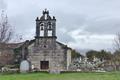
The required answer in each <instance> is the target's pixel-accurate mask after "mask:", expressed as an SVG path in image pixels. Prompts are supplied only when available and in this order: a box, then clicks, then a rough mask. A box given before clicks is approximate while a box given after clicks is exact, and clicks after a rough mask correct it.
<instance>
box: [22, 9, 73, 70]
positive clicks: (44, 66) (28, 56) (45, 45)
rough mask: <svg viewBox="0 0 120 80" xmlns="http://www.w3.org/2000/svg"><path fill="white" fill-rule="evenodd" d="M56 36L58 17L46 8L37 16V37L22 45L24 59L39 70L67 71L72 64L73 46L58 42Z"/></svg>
mask: <svg viewBox="0 0 120 80" xmlns="http://www.w3.org/2000/svg"><path fill="white" fill-rule="evenodd" d="M56 39H57V36H56V18H55V17H54V16H53V17H51V16H50V15H49V11H48V10H44V11H43V13H42V16H41V17H37V18H36V35H35V39H34V40H31V41H26V42H25V43H24V46H22V51H21V53H22V56H23V59H24V60H28V61H29V62H30V66H31V68H32V69H37V70H39V71H51V72H55V71H66V70H68V69H69V65H70V64H71V48H69V47H67V45H64V44H62V43H60V42H58V41H57V40H56Z"/></svg>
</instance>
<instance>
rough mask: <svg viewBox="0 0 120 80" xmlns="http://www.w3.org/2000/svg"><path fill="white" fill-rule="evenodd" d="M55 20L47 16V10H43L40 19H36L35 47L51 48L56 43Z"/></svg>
mask: <svg viewBox="0 0 120 80" xmlns="http://www.w3.org/2000/svg"><path fill="white" fill-rule="evenodd" d="M56 38H57V37H56V19H55V17H54V16H53V17H51V16H50V15H49V11H48V10H46V9H45V10H44V11H43V14H42V16H41V17H37V19H36V36H35V40H36V43H35V45H41V46H40V47H41V48H44V49H45V48H53V47H55V43H56Z"/></svg>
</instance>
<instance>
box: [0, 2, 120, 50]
mask: <svg viewBox="0 0 120 80" xmlns="http://www.w3.org/2000/svg"><path fill="white" fill-rule="evenodd" d="M45 8H47V9H48V10H49V12H50V15H51V16H55V17H56V19H57V37H58V39H57V40H58V41H60V42H63V43H65V44H68V45H69V46H70V47H72V48H75V49H96V50H101V49H107V50H111V49H113V39H114V37H115V35H116V33H118V32H120V0H0V10H2V9H4V10H5V12H6V13H7V15H8V18H9V22H10V24H11V25H12V26H14V28H15V30H16V33H18V34H21V35H23V38H25V39H32V38H34V36H35V27H36V26H35V19H36V17H37V16H39V17H40V16H41V15H42V11H43V10H44V9H45Z"/></svg>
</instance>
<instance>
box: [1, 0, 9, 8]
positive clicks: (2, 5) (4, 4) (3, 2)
mask: <svg viewBox="0 0 120 80" xmlns="http://www.w3.org/2000/svg"><path fill="white" fill-rule="evenodd" d="M6 8H7V4H6V2H5V1H4V0H0V10H1V9H2V10H3V9H6Z"/></svg>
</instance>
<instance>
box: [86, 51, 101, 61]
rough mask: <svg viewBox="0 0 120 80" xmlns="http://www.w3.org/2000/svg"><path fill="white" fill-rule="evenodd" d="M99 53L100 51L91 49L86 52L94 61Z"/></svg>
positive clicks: (90, 59) (89, 58)
mask: <svg viewBox="0 0 120 80" xmlns="http://www.w3.org/2000/svg"><path fill="white" fill-rule="evenodd" d="M98 53H99V52H98V51H95V50H90V51H88V52H86V57H87V58H88V60H89V61H93V59H94V57H97V54H98Z"/></svg>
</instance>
